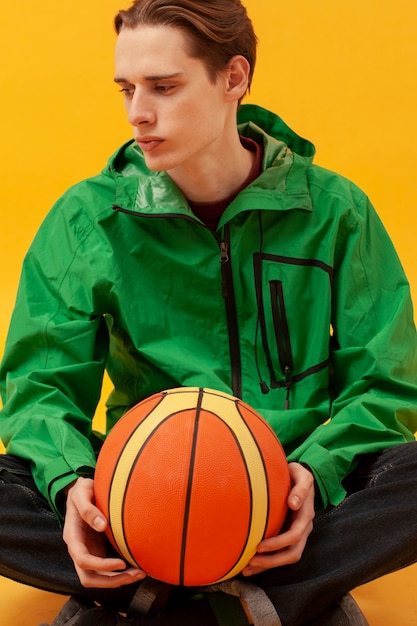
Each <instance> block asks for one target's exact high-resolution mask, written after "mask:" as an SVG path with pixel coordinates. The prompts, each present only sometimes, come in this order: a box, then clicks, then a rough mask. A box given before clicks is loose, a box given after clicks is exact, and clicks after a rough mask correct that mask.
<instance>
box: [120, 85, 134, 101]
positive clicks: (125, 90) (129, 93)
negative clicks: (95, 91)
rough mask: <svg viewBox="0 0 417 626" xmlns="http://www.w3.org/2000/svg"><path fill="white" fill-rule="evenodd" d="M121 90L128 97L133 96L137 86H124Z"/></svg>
mask: <svg viewBox="0 0 417 626" xmlns="http://www.w3.org/2000/svg"><path fill="white" fill-rule="evenodd" d="M119 91H120V93H122V94H123V95H124V96H126V97H127V98H131V97H132V96H133V94H134V92H135V88H134V87H122V88H121V89H120V90H119Z"/></svg>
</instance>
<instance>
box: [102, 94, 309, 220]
mask: <svg viewBox="0 0 417 626" xmlns="http://www.w3.org/2000/svg"><path fill="white" fill-rule="evenodd" d="M237 124H238V129H239V133H240V134H241V135H244V136H246V137H250V138H252V139H254V140H255V141H258V143H262V145H263V148H264V162H263V168H264V171H263V173H262V174H261V176H260V177H259V178H258V179H257V180H256V181H254V183H252V184H251V185H250V186H249V187H248V188H247V189H246V190H244V191H243V192H241V193H240V194H239V199H240V210H245V203H244V202H243V204H242V199H245V197H246V199H247V200H248V204H250V207H249V206H248V208H253V201H254V194H255V195H256V194H257V192H259V191H260V190H262V196H260V194H259V193H258V198H257V202H258V205H259V206H258V207H257V208H263V209H272V208H274V209H276V208H277V207H278V208H279V209H286V208H299V209H306V210H311V201H310V195H309V192H308V182H307V169H308V167H309V166H310V165H311V163H312V161H313V157H314V154H315V148H314V145H313V144H312V143H311V142H310V141H308V140H306V139H303V138H302V137H300V136H299V135H297V134H296V133H295V132H294V131H292V130H291V129H290V128H289V127H288V126H287V125H286V124H285V122H284V121H283V120H282V119H281V118H280V117H278V116H277V115H275V114H274V113H272V112H270V111H268V110H266V109H263V108H262V107H259V106H256V105H253V104H246V105H242V106H241V107H240V108H239V110H238V115H237ZM103 173H104V174H105V175H107V176H110V177H111V178H112V179H113V181H114V184H115V187H116V191H115V198H114V206H115V208H119V209H122V210H125V211H129V212H130V211H131V212H135V213H142V214H145V213H146V214H153V215H154V214H155V213H158V214H161V213H166V214H177V215H184V214H187V215H189V216H190V217H192V218H193V219H195V216H194V214H193V213H192V211H191V209H190V207H189V205H188V202H187V200H186V198H185V197H184V196H183V194H182V193H181V191H180V190H179V189H178V188H177V186H176V185H175V184H174V183H173V182H172V181H171V179H170V178H169V176H168V175H167V174H166V173H165V172H154V171H151V170H149V169H148V168H147V166H146V163H145V159H144V156H143V153H142V151H141V149H140V148H139V146H138V145H137V144H136V142H135V141H134V140H133V139H132V140H130V141H128V142H127V143H125V144H124V145H123V146H121V148H119V150H118V151H117V152H116V153H115V154H114V155H113V156H112V157H111V158H110V160H109V162H108V164H107V167H106V168H105V170H104V172H103ZM277 195H279V196H280V201H279V202H277ZM259 203H260V204H259ZM231 206H233V203H232V204H231ZM226 213H227V217H229V218H230V215H229V213H230V211H229V210H227V212H226ZM222 221H223V220H222Z"/></svg>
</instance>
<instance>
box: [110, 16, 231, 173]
mask: <svg viewBox="0 0 417 626" xmlns="http://www.w3.org/2000/svg"><path fill="white" fill-rule="evenodd" d="M186 36H187V35H186V34H185V33H184V32H183V31H181V30H179V29H176V28H171V27H160V26H157V27H155V26H139V27H136V28H134V29H131V28H122V30H121V32H120V34H119V37H118V41H117V46H116V77H115V81H116V83H117V84H118V85H120V87H121V91H122V93H123V96H124V101H125V107H126V111H127V114H128V120H129V123H130V124H131V125H132V128H133V134H134V138H135V140H136V141H137V143H138V144H139V146H140V147H141V148H142V151H143V154H144V158H145V161H146V165H147V166H148V167H149V169H151V170H154V171H162V170H164V171H168V172H170V171H172V172H175V171H176V170H178V168H179V169H180V170H181V172H182V173H184V172H187V170H189V172H190V175H191V174H192V171H193V170H195V169H196V168H197V167H199V166H200V167H201V166H203V165H204V163H205V162H206V161H207V159H210V158H215V155H216V154H218V151H219V150H221V146H222V143H223V141H224V137H225V134H224V133H225V127H226V126H227V125H228V124H233V126H234V127H235V126H236V121H235V119H236V118H235V113H236V103H235V102H231V101H230V97H228V89H227V78H226V73H225V75H224V76H223V75H222V74H220V75H219V77H218V79H217V80H216V82H215V84H213V81H212V80H210V77H209V74H208V71H207V69H206V66H205V64H204V62H203V61H202V60H201V59H195V58H192V57H190V56H189V54H188V53H187V47H186V43H187V40H186Z"/></svg>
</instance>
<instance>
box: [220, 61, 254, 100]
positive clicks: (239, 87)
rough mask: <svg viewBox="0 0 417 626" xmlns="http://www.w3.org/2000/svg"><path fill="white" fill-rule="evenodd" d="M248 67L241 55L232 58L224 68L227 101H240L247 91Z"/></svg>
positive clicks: (247, 62)
mask: <svg viewBox="0 0 417 626" xmlns="http://www.w3.org/2000/svg"><path fill="white" fill-rule="evenodd" d="M249 73H250V65H249V61H248V60H247V59H245V57H244V56H242V55H240V54H239V55H236V56H234V57H232V58H231V59H230V61H229V63H228V64H227V68H226V81H227V91H226V98H227V100H229V101H233V100H236V101H238V100H240V99H241V98H243V96H244V95H245V93H246V91H247V89H248V82H249Z"/></svg>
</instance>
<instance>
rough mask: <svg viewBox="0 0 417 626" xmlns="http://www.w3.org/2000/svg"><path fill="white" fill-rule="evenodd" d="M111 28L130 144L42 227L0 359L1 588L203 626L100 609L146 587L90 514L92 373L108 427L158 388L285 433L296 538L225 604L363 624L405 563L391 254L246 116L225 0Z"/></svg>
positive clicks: (412, 555) (414, 549) (409, 470)
mask: <svg viewBox="0 0 417 626" xmlns="http://www.w3.org/2000/svg"><path fill="white" fill-rule="evenodd" d="M116 30H117V33H118V40H117V46H116V74H115V81H116V83H117V84H118V85H119V87H120V89H121V91H122V93H123V97H124V100H125V105H126V110H127V114H128V119H129V122H130V124H131V125H132V129H133V134H134V141H132V142H129V143H128V144H126V145H125V146H123V147H122V148H121V149H120V150H119V151H118V152H117V153H116V155H115V156H114V157H112V158H111V159H110V161H109V164H108V166H107V168H106V169H105V170H104V171H103V172H102V173H101V174H99V175H98V176H97V177H95V178H93V179H89V180H87V181H84V182H82V183H80V184H79V185H76V186H75V187H74V188H72V189H70V190H69V191H68V192H67V193H66V194H65V195H64V196H63V198H61V199H60V200H59V202H58V203H57V204H56V206H55V207H54V208H53V210H52V211H51V213H50V214H49V215H48V216H47V218H46V220H45V222H44V224H43V225H42V226H41V228H40V230H39V232H38V234H37V237H36V238H35V241H34V243H33V245H32V246H31V248H30V250H29V252H28V255H27V257H26V259H25V263H24V268H23V274H22V279H21V284H20V288H19V294H18V299H17V303H16V308H15V311H14V315H13V319H12V323H11V327H10V332H9V337H8V342H7V346H6V351H5V355H4V359H3V363H2V369H1V376H2V392H3V399H4V408H3V410H2V412H1V417H0V433H1V436H2V439H3V441H4V443H5V445H6V446H7V454H6V455H4V456H3V458H2V460H1V463H0V481H1V482H0V503H1V504H0V573H1V574H2V575H5V576H9V577H11V578H14V579H16V580H19V581H21V582H24V583H27V584H30V585H34V586H38V587H41V588H44V589H50V590H52V591H56V592H59V593H64V594H79V595H81V596H83V597H84V598H85V600H83V601H79V600H78V601H77V600H72V601H71V603H70V605H69V607H67V608H66V609H64V610H63V613H62V614H61V616H59V617H58V618H57V621H56V622H55V623H56V624H64V623H68V624H69V623H71V624H79V626H82V625H84V626H86V625H87V624H93V623H100V624H124V623H130V624H132V625H135V624H136V625H139V624H152V623H158V624H174V623H178V621H175V620H180V622H179V623H187V624H188V623H190V624H191V623H202V624H203V623H212V622H210V621H208V622H205V621H204V620H209V617H207V615H205V616H204V615H203V614H202V615H201V617H195V616H194V617H192V616H193V615H194V613H193V611H195V610H196V608H195V607H196V605H195V604H194V605H193V607H190V602H188V603H187V602H184V606H183V607H178V606H176V608H175V609H172V604H173V602H172V598H176V602H178V597H180V596H181V594H184V595H185V596H186V595H187V593H186V592H185V591H184V590H173V591H172V593H171V604H170V603H168V607H167V608H166V609H165V610H164V611H162V614H161V615H160V616H159V617H156V618H152V617H140V616H135V615H134V614H133V609H131V611H130V613H129V619H128V618H124V617H123V616H121V615H120V614H117V613H116V611H117V610H118V609H121V610H123V609H126V607H127V606H128V605H129V602H131V600H132V598H133V605H132V606H133V607H134V606H135V602H136V604H137V603H138V602H139V599H140V595H141V593H142V594H143V593H145V591H146V589H147V587H146V585H147V584H149V583H148V581H147V579H146V578H145V576H146V575H145V573H144V572H142V571H141V570H139V569H135V568H130V567H128V566H126V564H125V563H124V562H123V561H122V560H121V559H120V558H119V557H118V556H117V555H114V554H111V553H110V552H109V551H108V546H107V544H106V541H105V539H104V534H103V531H104V529H105V525H106V522H105V520H104V518H103V516H102V515H101V513H100V511H99V510H98V509H97V508H96V507H95V505H94V498H93V476H94V466H95V459H96V455H97V452H98V449H99V445H100V441H99V438H98V437H97V436H96V435H95V434H94V433H92V431H91V421H92V417H93V414H94V411H95V407H96V404H97V401H98V398H99V395H100V389H101V382H102V376H103V372H104V369H105V368H107V371H108V373H109V375H110V378H111V379H112V381H113V384H114V391H113V392H112V394H111V396H110V398H109V400H108V416H107V417H108V429H110V428H111V427H112V425H113V424H114V423H115V422H116V421H117V420H118V419H119V418H120V417H121V415H123V413H125V412H126V410H127V409H128V408H130V407H131V406H132V405H134V404H135V403H137V402H138V401H140V400H142V399H143V398H145V397H147V396H149V395H150V394H152V393H154V392H156V391H159V390H162V389H166V388H170V387H178V386H201V387H211V388H216V389H219V390H222V391H225V392H229V393H232V394H234V395H236V396H238V397H241V398H243V400H245V401H246V402H248V403H249V404H250V405H252V406H253V407H254V408H255V409H257V410H258V411H259V412H260V413H261V414H262V415H263V416H264V417H265V418H266V419H267V420H268V421H269V422H270V424H271V425H272V426H273V428H274V429H275V431H276V433H277V435H278V436H279V438H280V439H281V441H282V443H283V445H284V447H285V450H286V453H287V455H288V460H289V463H290V464H289V467H290V472H291V478H292V489H291V492H290V494H289V499H288V505H289V508H290V510H291V519H290V522H289V527H288V529H287V530H286V531H285V532H283V533H282V534H281V535H279V536H278V537H275V538H272V539H269V540H266V541H264V542H262V543H261V544H260V546H259V550H258V554H257V555H256V556H255V557H254V558H253V559H252V561H251V562H250V563H249V565H248V566H247V567H246V568H245V569H244V571H243V572H242V576H240V577H238V579H236V581H232V582H231V583H228V584H226V585H224V586H223V587H221V589H223V590H224V591H231V592H232V593H238V594H241V596H242V598H243V599H245V600H247V601H249V603H250V598H251V597H252V596H253V597H255V596H256V597H257V598H258V597H259V593H261V598H262V602H264V603H265V605H264V606H266V607H267V608H268V611H269V622H268V623H270V624H280V623H282V624H284V625H290V624H365V623H366V621H365V619H364V617H363V616H362V615H361V613H360V611H359V609H358V607H356V605H355V604H354V602H353V600H352V599H351V598H350V596H346V594H347V593H348V592H349V590H350V589H352V588H354V587H355V586H357V585H359V584H362V583H364V582H366V581H368V580H370V579H372V578H375V577H378V576H381V575H383V574H385V573H388V572H390V571H393V570H395V569H398V568H399V567H403V566H406V565H408V564H410V563H412V562H414V561H415V560H416V559H417V542H416V541H415V536H416V529H417V522H416V519H417V516H416V510H415V509H416V504H415V503H416V501H417V497H416V496H417V493H416V492H417V481H416V480H415V475H416V469H417V462H416V451H417V448H416V445H417V444H416V443H415V442H414V436H413V433H414V432H415V430H416V429H417V387H416V381H417V376H416V374H417V358H416V354H417V351H416V346H417V340H416V332H415V328H414V325H413V316H412V306H411V302H410V295H409V288H408V284H407V281H406V279H405V277H404V274H403V271H402V268H401V266H400V263H399V261H398V259H397V256H396V254H395V252H394V250H393V247H392V244H391V242H390V240H389V238H388V236H387V234H386V233H385V231H384V229H383V227H382V226H381V223H380V222H379V220H378V218H377V216H376V214H375V212H374V210H373V209H372V207H371V206H370V204H369V201H368V199H367V198H366V196H365V195H364V194H363V193H362V192H361V191H360V190H359V189H357V188H356V187H355V186H354V185H353V184H351V183H350V182H348V181H346V180H345V179H342V178H341V177H339V176H337V175H335V174H333V173H330V172H327V171H325V170H323V169H321V168H319V167H317V166H315V165H313V164H312V158H313V155H314V148H313V146H312V144H310V143H309V142H307V141H305V140H303V139H301V138H300V137H298V136H297V135H295V134H294V133H293V132H292V131H291V130H290V129H289V128H288V127H287V126H285V124H284V123H283V122H282V121H281V120H280V119H279V118H278V117H276V116H275V115H274V114H272V113H270V112H268V111H265V110H262V109H259V108H257V107H254V106H243V107H240V108H239V104H240V102H241V100H242V98H243V97H244V95H245V93H246V91H247V90H248V88H249V87H250V82H251V78H252V74H253V69H254V65H255V57H256V38H255V35H254V33H253V29H252V25H251V22H250V20H249V19H248V17H247V14H246V11H245V9H244V8H243V6H242V5H241V3H240V0H137V1H136V2H135V3H134V5H133V6H132V7H131V9H129V10H128V11H121V12H120V13H119V14H118V16H117V17H116ZM238 109H239V110H238ZM236 114H237V116H238V124H236ZM400 444H402V445H400ZM313 520H314V522H313ZM61 524H62V526H63V530H62V528H61ZM66 547H67V548H68V552H67V548H66ZM249 583H250V584H249ZM137 589H138V592H137V593H136V590H137ZM190 594H191V591H190ZM190 594H189V595H190ZM251 594H252V595H251ZM257 594H258V595H257ZM87 598H89V599H92V600H95V601H97V602H99V603H101V604H103V605H106V608H100V607H93V606H92V605H91V604H89V603H88V600H87ZM248 598H249V600H248ZM109 607H112V608H111V609H110V608H109ZM170 607H171V608H170ZM254 607H255V604H253V605H252V608H253V617H254V621H255V624H256V623H266V622H265V621H264V622H261V620H260V619H258V617H257V615H256V607H255V608H254ZM262 610H263V611H264V612H265V609H262ZM187 611H188V613H187ZM271 611H272V612H271ZM181 620H182V621H181ZM193 620H194V621H193Z"/></svg>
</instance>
